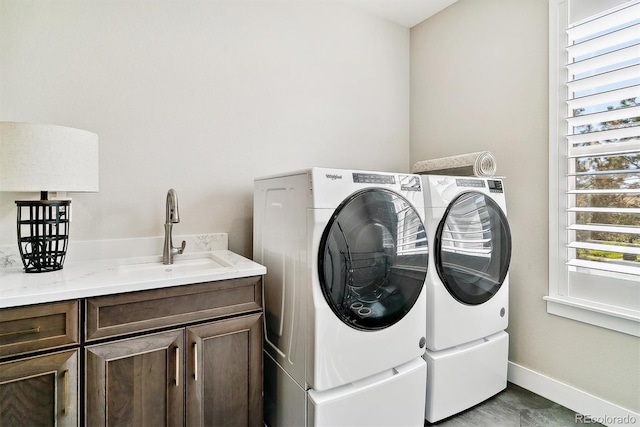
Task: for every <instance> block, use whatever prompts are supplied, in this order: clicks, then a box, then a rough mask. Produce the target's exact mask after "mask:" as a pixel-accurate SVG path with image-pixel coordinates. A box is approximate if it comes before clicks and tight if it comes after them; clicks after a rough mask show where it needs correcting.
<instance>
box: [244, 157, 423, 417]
mask: <svg viewBox="0 0 640 427" xmlns="http://www.w3.org/2000/svg"><path fill="white" fill-rule="evenodd" d="M423 204H424V196H423V192H422V185H421V180H420V177H419V176H417V175H410V174H395V173H382V172H372V171H352V170H342V169H326V168H313V169H309V170H305V171H301V172H294V173H289V174H282V175H278V176H271V177H265V178H258V179H256V180H255V184H254V259H255V260H256V261H257V262H260V263H261V264H263V265H265V266H266V267H267V274H266V276H265V278H264V288H263V292H264V310H265V323H264V352H265V354H264V370H265V422H266V424H267V425H269V426H279V425H298V426H304V425H306V426H323V425H327V426H328V425H331V426H334V425H351V426H353V425H362V426H369V425H372V426H373V425H385V424H387V425H390V424H394V425H419V424H421V423H422V422H421V420H424V398H425V391H426V364H425V362H424V360H423V358H422V357H421V356H422V355H423V353H424V350H425V343H426V339H425V336H426V324H425V322H424V319H425V317H426V290H425V289H424V283H425V279H426V275H427V265H428V257H429V251H428V240H427V236H426V232H425V227H424V222H423V220H424V207H423ZM381 407H384V410H380V408H381Z"/></svg>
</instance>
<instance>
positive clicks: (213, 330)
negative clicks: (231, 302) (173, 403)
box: [186, 313, 263, 427]
mask: <svg viewBox="0 0 640 427" xmlns="http://www.w3.org/2000/svg"><path fill="white" fill-rule="evenodd" d="M186 351H187V367H188V368H187V371H188V375H187V380H186V387H187V390H186V391H187V393H186V396H187V399H186V403H187V411H186V425H187V426H225V427H233V426H238V427H244V426H260V425H262V422H263V421H262V419H263V416H262V315H261V314H260V313H257V314H251V315H246V316H240V317H237V318H231V319H227V320H220V321H217V322H212V323H207V324H204V325H199V326H193V327H189V328H187V346H186Z"/></svg>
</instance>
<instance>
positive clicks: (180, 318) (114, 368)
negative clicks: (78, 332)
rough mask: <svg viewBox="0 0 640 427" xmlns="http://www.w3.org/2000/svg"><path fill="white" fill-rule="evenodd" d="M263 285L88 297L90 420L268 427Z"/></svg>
mask: <svg viewBox="0 0 640 427" xmlns="http://www.w3.org/2000/svg"><path fill="white" fill-rule="evenodd" d="M261 285H262V279H261V277H251V278H242V279H232V280H225V281H218V282H211V283H202V284H197V285H187V286H180V287H175V288H168V289H159V290H151V291H141V292H133V293H130V294H121V295H112V296H105V297H97V298H89V299H87V300H86V305H85V307H86V316H87V322H86V328H87V329H86V336H87V345H86V347H85V365H86V368H85V384H86V386H85V407H86V413H85V422H86V424H87V426H127V425H129V426H154V427H155V426H181V425H188V426H225V427H230V426H260V425H262V419H263V414H262V308H261V307H262V292H261ZM167 328H168V329H169V330H165V329H167Z"/></svg>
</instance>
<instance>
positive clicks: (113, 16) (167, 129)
mask: <svg viewBox="0 0 640 427" xmlns="http://www.w3.org/2000/svg"><path fill="white" fill-rule="evenodd" d="M408 99H409V30H408V29H406V28H403V27H400V26H398V25H395V24H392V23H389V22H386V21H383V20H381V19H379V18H375V17H373V16H370V15H367V14H365V13H362V12H359V11H357V10H355V9H354V10H352V9H350V8H347V7H346V6H342V5H339V4H335V3H331V2H299V1H298V2H295V1H239V0H235V1H234V0H229V1H224V0H211V1H197V0H154V1H145V0H136V1H125V0H0V120H2V121H26V122H38V123H52V124H59V125H64V126H71V127H77V128H81V129H86V130H89V131H92V132H95V133H97V134H98V136H99V138H100V192H99V193H97V194H75V195H72V196H73V203H72V206H73V209H74V211H73V223H72V224H71V239H72V240H94V239H112V238H124V237H144V236H156V235H162V233H163V228H162V225H163V223H164V203H165V195H166V192H167V190H168V189H169V188H175V189H176V191H177V192H178V198H179V202H180V216H181V223H180V224H178V225H177V226H175V227H174V232H175V233H176V234H189V233H199V232H210V231H211V232H228V233H229V242H230V249H232V250H234V251H236V252H239V253H241V254H244V255H248V256H250V255H251V239H252V236H251V227H252V216H253V214H252V209H253V207H252V204H253V201H252V194H253V178H254V177H256V176H262V175H266V174H272V173H276V172H284V171H289V170H297V169H302V168H306V167H311V166H329V167H345V168H360V169H374V170H398V171H406V170H408V169H409V102H408ZM37 197H38V195H37V194H16V193H0V244H13V243H14V242H15V240H16V237H15V234H16V233H15V204H14V200H16V199H24V198H37Z"/></svg>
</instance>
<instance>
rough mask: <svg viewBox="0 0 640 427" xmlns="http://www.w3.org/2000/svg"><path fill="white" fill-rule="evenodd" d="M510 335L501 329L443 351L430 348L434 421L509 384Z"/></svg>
mask: <svg viewBox="0 0 640 427" xmlns="http://www.w3.org/2000/svg"><path fill="white" fill-rule="evenodd" d="M508 354H509V335H508V334H507V333H506V332H498V333H497V334H495V335H491V336H490V337H486V338H483V339H480V340H477V341H474V342H472V343H469V344H466V345H462V346H459V347H454V348H450V349H447V350H442V351H431V350H427V351H426V352H425V354H424V358H425V360H426V362H427V366H428V371H429V373H428V381H427V404H426V409H425V419H426V420H427V421H429V422H431V423H433V422H436V421H439V420H441V419H443V418H446V417H449V416H451V415H454V414H457V413H458V412H462V411H464V410H465V409H469V408H471V407H472V406H474V405H477V404H478V403H480V402H482V401H484V400H487V399H488V398H490V397H491V396H493V395H495V394H497V393H499V392H500V391H502V390H504V389H505V388H506V387H507V367H508V363H509V360H508Z"/></svg>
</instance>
